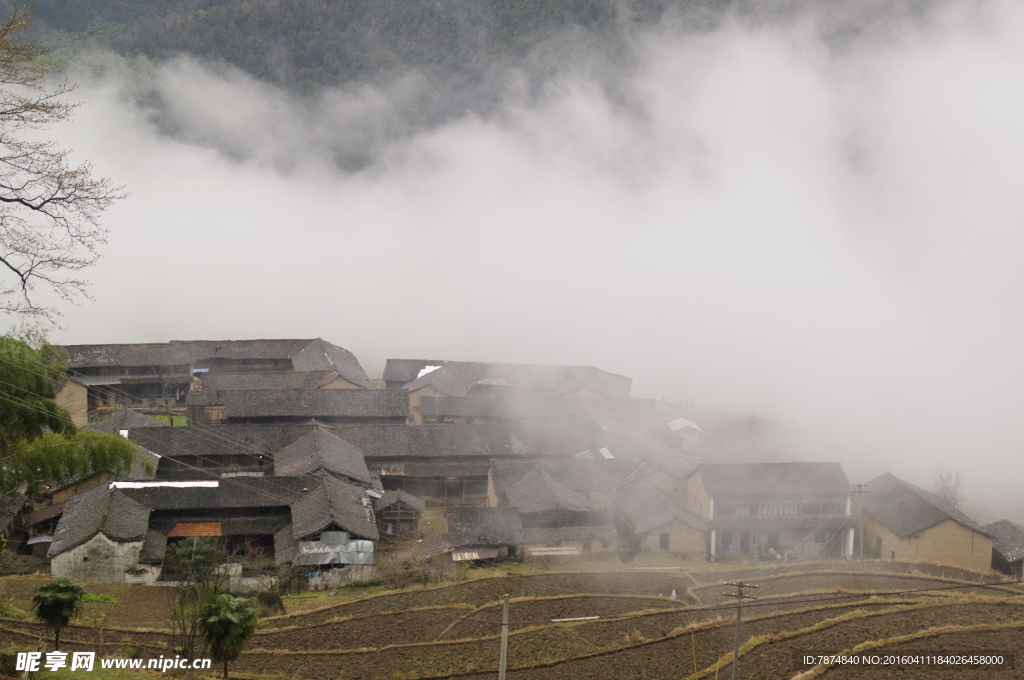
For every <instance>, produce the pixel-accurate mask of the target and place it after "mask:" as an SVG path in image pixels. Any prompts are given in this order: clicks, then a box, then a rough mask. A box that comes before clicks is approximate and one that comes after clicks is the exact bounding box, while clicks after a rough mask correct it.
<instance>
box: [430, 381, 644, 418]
mask: <svg viewBox="0 0 1024 680" xmlns="http://www.w3.org/2000/svg"><path fill="white" fill-rule="evenodd" d="M416 382H419V381H416ZM414 384H415V383H414ZM417 392H425V389H424V388H420V389H419V390H417ZM410 394H414V393H410ZM573 412H577V413H579V414H582V415H583V416H584V417H587V418H590V419H592V420H594V419H600V418H602V417H611V418H616V419H622V420H626V421H629V420H633V421H637V420H639V421H644V420H647V421H652V422H653V421H654V420H655V418H656V412H655V407H654V400H653V399H552V398H549V397H542V396H538V395H537V394H536V393H534V392H530V391H527V390H509V391H507V392H504V393H499V394H491V395H485V396H476V397H475V396H464V397H449V396H431V395H428V394H425V393H424V394H423V395H422V396H421V398H420V402H419V414H420V418H421V419H422V422H423V423H454V424H456V425H460V424H472V423H532V422H552V421H556V420H558V419H560V418H564V417H566V416H568V415H569V414H571V413H573ZM595 423H596V420H595ZM417 424H420V423H417ZM598 427H600V426H599V425H598Z"/></svg>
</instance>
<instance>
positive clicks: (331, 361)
mask: <svg viewBox="0 0 1024 680" xmlns="http://www.w3.org/2000/svg"><path fill="white" fill-rule="evenodd" d="M291 360H292V366H293V367H294V368H295V370H296V371H337V372H338V375H340V376H341V377H342V378H344V379H345V380H347V381H349V382H350V383H352V384H353V385H358V386H359V387H364V388H366V389H373V383H371V382H370V379H369V378H368V377H367V376H366V371H364V370H363V367H362V366H361V365H360V364H359V360H358V359H356V355H355V354H353V353H352V352H349V351H348V350H347V349H343V348H341V347H338V346H337V345H332V344H331V343H329V342H327V341H326V340H322V339H321V338H317V339H316V340H313V341H312V342H310V343H309V344H308V345H307V346H305V347H303V348H302V350H301V351H299V352H297V353H296V354H294V355H292V357H291Z"/></svg>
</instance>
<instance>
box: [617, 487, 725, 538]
mask: <svg viewBox="0 0 1024 680" xmlns="http://www.w3.org/2000/svg"><path fill="white" fill-rule="evenodd" d="M611 499H612V502H613V503H614V504H615V505H616V507H618V508H619V510H620V511H621V512H622V513H623V514H624V515H625V517H626V518H627V520H628V522H629V524H630V525H632V529H633V531H634V532H636V533H637V534H643V533H647V532H648V531H653V530H654V529H657V528H659V527H662V526H665V525H666V524H668V523H669V522H672V521H674V520H676V519H678V520H680V521H681V522H683V523H684V524H686V525H687V526H689V527H691V528H693V529H696V530H697V531H707V530H708V527H707V524H706V523H705V522H704V520H702V519H701V518H700V517H698V516H697V515H695V514H693V513H691V512H688V511H686V510H684V509H683V508H681V507H679V506H677V505H676V502H678V500H679V499H675V498H671V497H669V496H668V495H667V494H666V493H665V492H664V491H662V490H661V489H659V488H658V487H656V486H654V485H653V484H649V483H647V482H638V483H635V484H630V485H629V486H626V487H624V488H621V489H617V490H615V491H613V492H612V495H611Z"/></svg>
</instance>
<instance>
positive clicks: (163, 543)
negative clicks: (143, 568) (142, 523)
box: [139, 529, 167, 564]
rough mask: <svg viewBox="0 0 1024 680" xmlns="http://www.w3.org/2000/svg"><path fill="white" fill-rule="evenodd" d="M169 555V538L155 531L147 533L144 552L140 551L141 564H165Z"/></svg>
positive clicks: (150, 530) (143, 546)
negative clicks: (165, 559) (165, 558)
mask: <svg viewBox="0 0 1024 680" xmlns="http://www.w3.org/2000/svg"><path fill="white" fill-rule="evenodd" d="M166 555H167V537H166V536H164V535H163V534H161V533H160V532H159V531H156V530H155V529H149V530H148V531H146V538H145V540H144V542H143V543H142V550H140V551H139V562H141V563H142V564H153V563H155V562H163V560H164V557H165V556H166Z"/></svg>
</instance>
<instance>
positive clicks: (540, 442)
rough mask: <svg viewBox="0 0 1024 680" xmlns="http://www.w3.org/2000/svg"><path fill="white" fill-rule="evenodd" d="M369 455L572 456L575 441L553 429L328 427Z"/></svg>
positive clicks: (488, 457) (499, 426)
mask: <svg viewBox="0 0 1024 680" xmlns="http://www.w3.org/2000/svg"><path fill="white" fill-rule="evenodd" d="M329 429H330V430H331V431H332V432H334V433H335V434H337V435H338V436H339V437H341V438H342V439H345V440H347V441H350V442H352V443H353V444H355V445H356V446H358V447H359V448H360V449H362V450H363V453H364V454H365V455H366V457H367V458H406V457H413V458H436V457H441V456H445V457H449V456H450V457H465V458H469V457H473V458H481V459H484V460H488V459H491V458H527V457H529V458H548V457H565V456H572V455H574V454H575V453H576V452H577V447H576V444H575V443H574V442H573V441H572V440H571V439H569V438H568V437H567V436H565V434H564V433H562V432H559V431H556V430H547V429H540V428H537V429H534V428H528V427H522V426H516V425H494V424H480V425H455V424H443V423H442V424H428V425H419V426H416V427H406V426H396V425H351V426H344V425H342V426H336V427H330V428H329Z"/></svg>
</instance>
